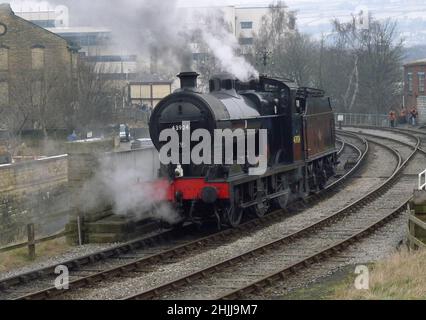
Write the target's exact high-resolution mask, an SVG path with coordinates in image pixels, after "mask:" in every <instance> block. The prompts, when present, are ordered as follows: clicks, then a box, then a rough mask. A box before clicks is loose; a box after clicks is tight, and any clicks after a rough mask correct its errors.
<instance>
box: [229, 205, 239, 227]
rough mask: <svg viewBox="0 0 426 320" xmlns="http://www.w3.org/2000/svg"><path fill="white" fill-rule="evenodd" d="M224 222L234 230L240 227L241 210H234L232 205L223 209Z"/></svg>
mask: <svg viewBox="0 0 426 320" xmlns="http://www.w3.org/2000/svg"><path fill="white" fill-rule="evenodd" d="M225 216H226V222H227V223H228V225H229V226H230V227H232V228H236V227H238V226H239V225H240V223H241V220H242V218H243V210H242V209H241V208H235V207H234V206H233V205H232V206H231V207H229V208H226V209H225Z"/></svg>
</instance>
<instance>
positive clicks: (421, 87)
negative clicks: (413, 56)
mask: <svg viewBox="0 0 426 320" xmlns="http://www.w3.org/2000/svg"><path fill="white" fill-rule="evenodd" d="M417 76H418V77H419V92H425V73H424V72H419V73H418V74H417Z"/></svg>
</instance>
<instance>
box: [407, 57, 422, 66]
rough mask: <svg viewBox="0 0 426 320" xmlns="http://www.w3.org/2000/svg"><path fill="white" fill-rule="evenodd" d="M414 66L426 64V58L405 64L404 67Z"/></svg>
mask: <svg viewBox="0 0 426 320" xmlns="http://www.w3.org/2000/svg"><path fill="white" fill-rule="evenodd" d="M413 66H426V58H425V59H420V60H414V61H411V62H408V63H406V64H405V65H404V67H413Z"/></svg>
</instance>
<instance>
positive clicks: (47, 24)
mask: <svg viewBox="0 0 426 320" xmlns="http://www.w3.org/2000/svg"><path fill="white" fill-rule="evenodd" d="M31 22H32V23H34V24H36V25H38V26H39V27H42V28H54V27H55V20H32V21H31Z"/></svg>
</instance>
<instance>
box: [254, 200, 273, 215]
mask: <svg viewBox="0 0 426 320" xmlns="http://www.w3.org/2000/svg"><path fill="white" fill-rule="evenodd" d="M250 211H251V213H252V214H254V215H255V216H256V217H258V218H262V217H264V216H265V214H266V213H267V212H268V211H269V203H268V201H267V200H264V201H260V202H259V203H258V204H256V205H255V206H253V207H251V208H250Z"/></svg>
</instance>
